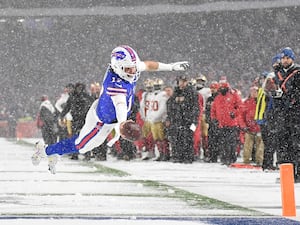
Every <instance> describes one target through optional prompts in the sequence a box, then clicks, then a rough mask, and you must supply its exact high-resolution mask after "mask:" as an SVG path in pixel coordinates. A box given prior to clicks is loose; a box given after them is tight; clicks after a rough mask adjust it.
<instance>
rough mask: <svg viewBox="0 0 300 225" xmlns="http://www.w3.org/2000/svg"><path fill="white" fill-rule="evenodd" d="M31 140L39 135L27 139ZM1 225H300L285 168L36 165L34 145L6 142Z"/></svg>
mask: <svg viewBox="0 0 300 225" xmlns="http://www.w3.org/2000/svg"><path fill="white" fill-rule="evenodd" d="M26 141H29V142H31V143H33V142H34V141H36V140H26ZM0 146H1V150H0V151H1V157H0V171H1V178H0V184H1V185H0V224H1V225H2V224H47V225H48V224H64V225H66V224H72V225H76V224H89V225H93V224H108V225H110V224H130V225H135V224H146V225H148V224H166V225H168V224H172V225H174V224H175V225H177V224H180V225H189V224H251V225H252V224H300V222H299V221H300V217H299V215H300V197H299V194H300V184H296V185H295V195H296V206H297V217H296V218H289V219H286V218H283V217H281V215H282V208H281V191H280V184H277V183H275V180H276V178H278V177H279V173H278V172H277V173H264V172H262V171H261V170H257V169H234V168H228V167H226V166H222V165H220V164H206V163H201V162H196V163H193V164H177V163H171V162H153V161H149V162H144V161H131V162H126V161H118V160H116V159H114V158H109V159H108V161H106V162H93V161H92V162H83V161H71V160H69V159H68V158H67V157H62V158H61V159H60V161H59V162H58V165H57V174H56V175H52V174H50V173H49V172H48V171H47V163H46V161H43V162H42V163H41V164H40V165H39V166H37V167H35V166H33V165H32V164H31V161H30V156H31V155H32V153H33V148H32V146H30V145H19V144H17V143H16V142H14V141H7V140H6V139H4V138H2V139H0Z"/></svg>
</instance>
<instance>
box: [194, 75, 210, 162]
mask: <svg viewBox="0 0 300 225" xmlns="http://www.w3.org/2000/svg"><path fill="white" fill-rule="evenodd" d="M195 80H196V90H197V91H198V93H199V95H200V96H201V97H199V104H200V111H201V112H200V115H199V116H200V118H199V119H200V122H199V123H198V127H199V128H198V127H197V130H198V132H195V133H197V134H198V136H199V137H197V136H195V141H197V142H198V144H197V145H196V146H195V147H196V148H198V149H200V150H201V149H202V151H203V157H204V161H209V155H208V123H207V122H206V119H205V113H203V112H205V107H206V102H207V99H208V98H209V97H210V96H211V90H210V88H209V87H207V78H206V76H205V75H203V74H199V75H198V76H197V77H196V78H195ZM197 130H196V131H197Z"/></svg>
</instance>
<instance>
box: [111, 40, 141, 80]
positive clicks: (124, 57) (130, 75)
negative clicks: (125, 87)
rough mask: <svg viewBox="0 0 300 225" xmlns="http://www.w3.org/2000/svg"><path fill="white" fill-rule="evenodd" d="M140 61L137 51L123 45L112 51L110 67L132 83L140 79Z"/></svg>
mask: <svg viewBox="0 0 300 225" xmlns="http://www.w3.org/2000/svg"><path fill="white" fill-rule="evenodd" d="M138 61H139V57H138V55H137V53H136V52H135V50H134V49H133V48H131V47H129V46H127V45H122V46H119V47H116V48H115V49H114V50H113V51H112V53H111V61H110V65H111V68H112V69H113V71H114V72H115V73H116V74H118V75H119V76H120V77H121V78H122V79H124V80H126V81H128V82H130V83H132V82H135V81H137V80H138V78H139V72H138V71H137V63H138Z"/></svg>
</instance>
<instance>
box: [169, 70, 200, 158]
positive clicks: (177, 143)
mask: <svg viewBox="0 0 300 225" xmlns="http://www.w3.org/2000/svg"><path fill="white" fill-rule="evenodd" d="M188 83H189V79H188V78H187V77H186V76H180V77H178V78H177V86H176V87H175V90H174V94H173V96H172V97H171V98H170V99H169V101H168V103H167V119H166V126H167V127H168V129H169V136H170V138H171V140H170V142H171V145H172V161H173V162H180V163H192V162H193V161H194V148H193V134H194V132H195V130H196V126H197V122H198V117H199V103H198V93H197V92H196V91H195V89H194V87H192V86H191V85H188Z"/></svg>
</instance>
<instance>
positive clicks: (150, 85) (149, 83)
mask: <svg viewBox="0 0 300 225" xmlns="http://www.w3.org/2000/svg"><path fill="white" fill-rule="evenodd" d="M153 83H154V82H153V80H151V79H146V80H145V81H144V86H145V88H146V91H147V92H152V91H153V87H154V84H153Z"/></svg>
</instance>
